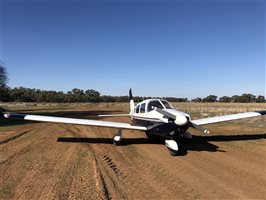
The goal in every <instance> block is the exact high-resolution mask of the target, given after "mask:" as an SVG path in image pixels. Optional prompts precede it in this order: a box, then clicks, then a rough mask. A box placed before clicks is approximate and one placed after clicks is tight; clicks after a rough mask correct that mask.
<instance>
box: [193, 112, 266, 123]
mask: <svg viewBox="0 0 266 200" xmlns="http://www.w3.org/2000/svg"><path fill="white" fill-rule="evenodd" d="M261 115H266V110H261V111H254V112H245V113H238V114H232V115H222V116H216V117H209V118H203V119H196V120H192V123H195V124H197V125H205V124H212V123H218V122H225V121H230V120H235V119H243V118H249V117H257V116H261Z"/></svg>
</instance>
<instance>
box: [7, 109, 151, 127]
mask: <svg viewBox="0 0 266 200" xmlns="http://www.w3.org/2000/svg"><path fill="white" fill-rule="evenodd" d="M4 117H5V118H13V119H24V120H32V121H42V122H57V123H66V124H77V125H89V126H102V127H108V128H118V129H131V130H140V131H146V130H147V128H146V127H144V126H134V125H131V124H129V123H121V122H109V121H100V120H90V119H75V118H65V117H50V116H41V115H27V114H12V113H7V114H4Z"/></svg>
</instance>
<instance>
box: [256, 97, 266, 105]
mask: <svg viewBox="0 0 266 200" xmlns="http://www.w3.org/2000/svg"><path fill="white" fill-rule="evenodd" d="M256 102H257V103H264V102H265V97H264V96H262V95H259V96H258V97H257V98H256Z"/></svg>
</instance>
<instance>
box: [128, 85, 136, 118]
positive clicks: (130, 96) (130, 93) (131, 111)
mask: <svg viewBox="0 0 266 200" xmlns="http://www.w3.org/2000/svg"><path fill="white" fill-rule="evenodd" d="M129 105H130V113H133V112H134V107H135V104H134V100H133V95H132V90H131V88H130V90H129Z"/></svg>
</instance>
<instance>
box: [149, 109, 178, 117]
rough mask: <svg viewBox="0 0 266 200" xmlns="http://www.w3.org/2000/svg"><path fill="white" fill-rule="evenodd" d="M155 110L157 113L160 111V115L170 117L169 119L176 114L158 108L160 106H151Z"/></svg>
mask: <svg viewBox="0 0 266 200" xmlns="http://www.w3.org/2000/svg"><path fill="white" fill-rule="evenodd" d="M153 109H154V110H155V111H157V112H158V113H161V114H162V115H164V116H166V117H168V118H171V119H176V116H175V115H173V114H172V113H169V112H167V111H165V110H163V109H160V108H157V107H154V108H153Z"/></svg>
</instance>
